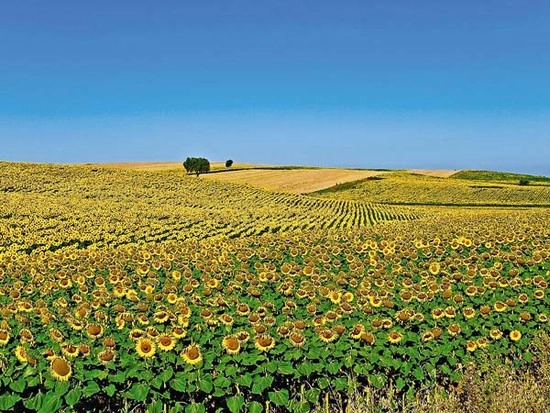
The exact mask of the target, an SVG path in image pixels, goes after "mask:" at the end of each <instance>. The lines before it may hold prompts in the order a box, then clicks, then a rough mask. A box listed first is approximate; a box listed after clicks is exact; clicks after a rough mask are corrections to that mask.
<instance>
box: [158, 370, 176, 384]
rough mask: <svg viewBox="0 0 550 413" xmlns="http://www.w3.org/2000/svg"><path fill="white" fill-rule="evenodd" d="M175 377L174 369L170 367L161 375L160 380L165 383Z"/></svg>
mask: <svg viewBox="0 0 550 413" xmlns="http://www.w3.org/2000/svg"><path fill="white" fill-rule="evenodd" d="M173 376H174V369H173V368H172V367H171V366H168V367H167V368H166V369H164V371H163V372H162V373H160V374H159V376H158V377H159V379H161V380H162V381H163V382H164V383H166V382H167V381H168V380H170V379H171V378H172V377H173Z"/></svg>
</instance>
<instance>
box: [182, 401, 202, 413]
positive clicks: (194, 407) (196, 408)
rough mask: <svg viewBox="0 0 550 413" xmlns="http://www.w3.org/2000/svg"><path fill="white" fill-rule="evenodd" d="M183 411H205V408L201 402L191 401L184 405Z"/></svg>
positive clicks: (187, 412) (194, 412)
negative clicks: (191, 402)
mask: <svg viewBox="0 0 550 413" xmlns="http://www.w3.org/2000/svg"><path fill="white" fill-rule="evenodd" d="M185 413H206V408H205V407H204V405H203V404H202V403H193V404H189V405H187V406H186V407H185Z"/></svg>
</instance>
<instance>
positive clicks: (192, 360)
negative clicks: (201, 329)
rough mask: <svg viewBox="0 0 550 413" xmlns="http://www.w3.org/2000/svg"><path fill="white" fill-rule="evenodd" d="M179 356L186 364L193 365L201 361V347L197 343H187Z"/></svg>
mask: <svg viewBox="0 0 550 413" xmlns="http://www.w3.org/2000/svg"><path fill="white" fill-rule="evenodd" d="M181 356H182V357H183V359H184V360H185V362H186V363H187V364H191V365H195V364H199V363H200V362H201V361H202V354H201V349H200V347H199V346H198V345H197V344H191V345H189V346H188V347H187V348H186V349H185V350H183V351H182V353H181Z"/></svg>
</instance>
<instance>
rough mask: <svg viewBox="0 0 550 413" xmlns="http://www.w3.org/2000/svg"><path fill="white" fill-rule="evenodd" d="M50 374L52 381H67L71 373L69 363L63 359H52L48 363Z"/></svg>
mask: <svg viewBox="0 0 550 413" xmlns="http://www.w3.org/2000/svg"><path fill="white" fill-rule="evenodd" d="M50 372H51V374H52V376H53V378H54V379H56V380H59V381H68V380H69V377H71V374H72V372H73V371H72V368H71V365H70V364H69V362H68V361H67V360H65V359H64V358H63V357H53V358H52V360H51V361H50Z"/></svg>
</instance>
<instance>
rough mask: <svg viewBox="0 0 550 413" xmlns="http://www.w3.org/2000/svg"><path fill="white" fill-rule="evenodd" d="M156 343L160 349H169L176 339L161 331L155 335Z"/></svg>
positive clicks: (173, 345) (172, 346)
mask: <svg viewBox="0 0 550 413" xmlns="http://www.w3.org/2000/svg"><path fill="white" fill-rule="evenodd" d="M157 345H158V346H159V349H160V350H162V351H170V350H172V349H173V348H174V347H175V346H176V339H175V337H172V336H171V335H170V334H166V333H163V334H161V335H159V336H158V337H157Z"/></svg>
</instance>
